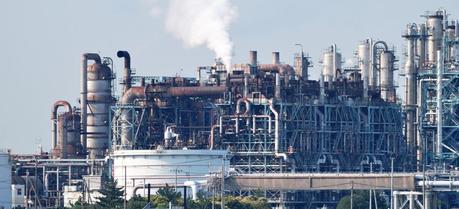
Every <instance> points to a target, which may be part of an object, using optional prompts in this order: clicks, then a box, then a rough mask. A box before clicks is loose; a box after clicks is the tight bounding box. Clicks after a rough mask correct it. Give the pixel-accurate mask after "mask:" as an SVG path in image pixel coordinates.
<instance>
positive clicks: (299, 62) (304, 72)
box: [295, 52, 309, 80]
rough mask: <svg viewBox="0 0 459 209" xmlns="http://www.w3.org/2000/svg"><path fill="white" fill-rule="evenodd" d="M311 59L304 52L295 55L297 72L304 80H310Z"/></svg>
mask: <svg viewBox="0 0 459 209" xmlns="http://www.w3.org/2000/svg"><path fill="white" fill-rule="evenodd" d="M308 67H309V60H308V58H307V57H305V56H304V54H303V52H302V53H301V55H299V56H295V74H296V75H297V76H298V77H301V78H302V79H303V80H308V79H309V78H308Z"/></svg>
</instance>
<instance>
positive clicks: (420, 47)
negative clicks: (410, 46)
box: [416, 24, 427, 67]
mask: <svg viewBox="0 0 459 209" xmlns="http://www.w3.org/2000/svg"><path fill="white" fill-rule="evenodd" d="M417 34H418V35H419V38H418V39H417V40H416V41H417V46H416V50H417V51H416V55H417V56H418V57H419V60H418V66H419V67H423V66H424V64H425V63H426V39H427V29H426V25H425V24H419V25H418V27H417Z"/></svg>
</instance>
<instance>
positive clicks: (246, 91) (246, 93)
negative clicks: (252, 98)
mask: <svg viewBox="0 0 459 209" xmlns="http://www.w3.org/2000/svg"><path fill="white" fill-rule="evenodd" d="M248 96H249V74H244V98H247V97H248Z"/></svg>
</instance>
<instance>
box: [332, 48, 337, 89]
mask: <svg viewBox="0 0 459 209" xmlns="http://www.w3.org/2000/svg"><path fill="white" fill-rule="evenodd" d="M332 52H333V79H332V80H333V81H336V78H337V77H338V76H337V74H338V73H337V69H336V67H337V66H336V60H337V59H336V44H333V45H332Z"/></svg>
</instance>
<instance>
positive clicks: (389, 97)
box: [380, 51, 396, 102]
mask: <svg viewBox="0 0 459 209" xmlns="http://www.w3.org/2000/svg"><path fill="white" fill-rule="evenodd" d="M394 60H395V59H394V54H393V53H392V52H391V51H383V52H381V56H380V65H381V69H380V75H381V84H380V85H381V98H382V99H383V100H384V101H388V102H395V100H396V98H395V87H394Z"/></svg>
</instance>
